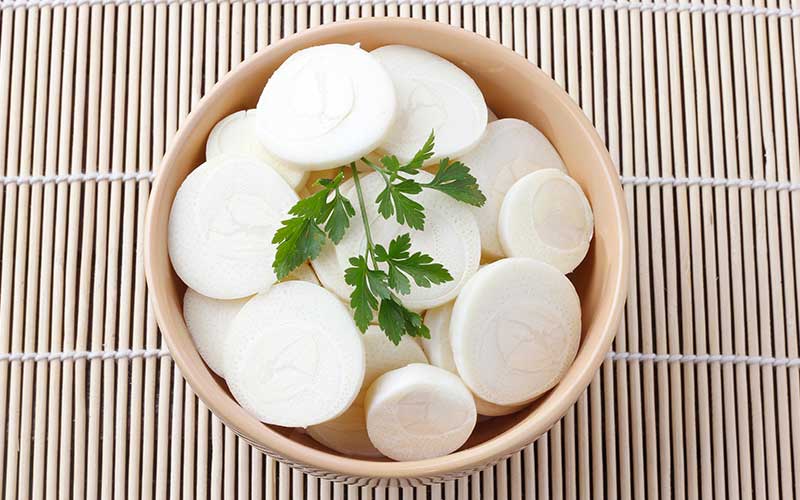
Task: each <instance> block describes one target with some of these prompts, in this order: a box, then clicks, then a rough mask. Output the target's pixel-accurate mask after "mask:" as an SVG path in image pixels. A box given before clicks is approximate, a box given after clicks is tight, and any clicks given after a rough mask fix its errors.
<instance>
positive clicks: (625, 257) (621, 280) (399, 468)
mask: <svg viewBox="0 0 800 500" xmlns="http://www.w3.org/2000/svg"><path fill="white" fill-rule="evenodd" d="M387 25H393V27H397V26H398V25H400V26H401V27H403V28H404V29H410V30H421V31H422V32H429V33H434V34H435V33H437V32H438V34H440V35H441V34H446V35H447V36H449V37H452V38H453V43H461V42H463V43H473V44H474V43H491V44H495V45H496V47H497V49H499V50H497V51H496V52H497V58H498V60H500V61H503V62H506V63H507V64H514V65H518V64H519V63H520V62H524V63H525V64H527V65H529V66H530V70H531V71H532V72H533V76H534V78H536V79H540V80H543V82H542V84H543V87H544V88H546V89H547V90H549V92H550V94H551V95H550V96H549V97H552V98H553V99H556V100H558V101H559V104H560V105H561V106H562V107H563V108H564V109H565V111H566V112H567V113H568V115H569V117H570V119H571V120H573V121H574V122H575V123H576V124H577V125H578V126H579V127H580V129H581V130H582V131H583V132H585V133H588V136H589V140H590V146H591V150H592V151H593V154H594V155H595V156H596V157H597V158H598V159H599V160H600V162H599V163H600V164H599V165H598V167H599V168H598V169H597V175H598V177H601V178H602V180H603V183H604V184H605V185H606V188H607V189H608V190H609V192H611V193H612V195H613V203H612V206H613V208H614V213H613V215H614V219H615V224H616V226H617V227H618V228H619V237H618V238H616V240H615V241H614V242H613V245H612V250H613V251H614V252H615V253H616V255H618V258H617V259H616V262H617V263H618V265H617V269H616V270H615V272H614V273H613V274H612V276H611V279H610V283H611V285H612V288H613V291H614V293H613V297H612V298H611V306H610V309H609V310H610V314H608V315H607V317H606V318H605V321H603V322H602V323H601V324H599V325H598V329H599V330H600V332H601V334H600V336H599V341H596V342H594V344H593V348H592V350H591V351H588V352H586V353H584V352H583V349H585V346H582V351H580V352H579V355H581V356H582V357H586V358H587V360H588V362H585V363H582V364H581V365H580V367H579V368H580V369H579V370H578V371H577V373H574V374H573V378H572V384H571V385H570V386H569V387H568V388H567V390H566V391H565V392H564V393H562V395H561V397H560V398H557V399H556V400H554V398H549V399H546V400H545V401H544V402H543V403H542V404H541V405H540V406H539V407H538V408H537V410H536V412H535V413H534V414H532V415H531V416H529V417H527V418H526V419H525V420H523V421H520V422H519V423H517V424H515V425H514V426H513V427H511V428H510V429H507V430H506V431H504V432H502V433H501V434H499V435H497V436H495V437H493V438H491V439H489V440H487V441H485V442H483V443H480V444H477V445H475V446H472V447H470V448H467V449H464V450H459V451H457V452H454V453H452V454H450V455H445V456H443V457H437V458H431V459H425V460H417V461H409V462H374V461H369V460H360V459H358V458H351V457H346V456H342V455H337V454H333V453H329V452H326V451H323V450H318V449H315V448H312V447H309V446H306V445H303V444H301V443H298V442H296V441H293V440H292V439H289V438H288V437H286V436H284V435H283V434H281V433H279V432H276V431H274V430H272V429H270V428H269V427H268V426H267V425H265V424H262V423H259V422H255V419H253V420H254V422H243V423H242V422H238V421H237V420H238V418H237V417H236V416H234V415H232V413H231V410H232V409H231V408H229V406H230V405H227V404H226V405H217V404H214V401H215V400H217V399H218V396H216V395H215V394H216V393H217V392H219V391H222V389H221V388H220V387H211V386H210V385H207V384H201V383H198V381H197V378H198V376H199V373H198V372H197V371H196V370H198V368H196V367H195V366H194V363H192V362H190V360H188V359H187V356H186V354H185V353H184V352H182V351H181V350H178V349H174V345H173V341H172V339H171V335H170V334H169V333H168V331H167V330H162V334H163V336H164V339H165V340H166V343H167V346H168V347H169V351H170V355H171V356H172V358H173V360H174V361H175V363H177V365H178V367H179V368H180V372H181V375H182V376H183V377H184V379H186V381H187V382H189V385H190V386H191V388H192V390H193V391H194V392H195V393H196V394H197V396H198V397H199V398H200V399H201V400H202V401H203V402H204V403H205V404H206V405H207V406H208V408H209V409H211V410H212V411H213V412H214V414H215V415H217V416H218V417H219V418H220V419H221V420H222V421H223V422H224V423H225V425H226V426H228V427H230V428H231V429H232V430H233V431H234V432H235V433H236V434H238V435H239V436H241V437H243V438H244V439H246V440H247V441H248V442H250V443H252V444H254V445H255V446H256V447H257V448H259V449H262V450H264V451H267V452H268V453H270V454H273V455H275V456H276V457H277V458H278V459H279V460H284V461H288V462H290V463H293V464H295V465H298V464H299V465H301V466H304V467H305V468H306V470H307V471H308V472H311V473H314V472H315V470H314V469H319V470H321V471H326V472H328V473H333V475H336V474H341V475H346V476H352V477H370V478H411V477H442V476H446V475H451V474H458V473H463V472H467V471H470V470H474V469H476V468H482V467H484V466H486V465H488V464H491V463H493V462H495V461H497V460H498V459H501V458H503V457H505V456H508V455H510V454H512V453H514V452H516V451H518V450H519V449H521V448H523V447H525V446H527V445H528V444H530V443H531V442H533V441H534V440H535V439H536V438H537V437H539V436H540V435H541V434H542V433H544V432H546V431H547V430H548V429H549V428H550V427H551V426H552V425H553V424H554V423H555V422H556V421H557V420H558V419H559V418H561V417H562V416H563V415H564V414H565V413H566V412H567V411H568V410H569V408H570V406H572V405H573V404H574V403H575V401H577V399H578V397H579V396H580V394H581V393H583V391H584V390H585V389H586V387H587V386H588V385H589V383H590V382H591V380H592V378H593V377H594V375H595V373H596V371H597V370H598V369H599V367H600V365H601V364H602V363H603V361H604V359H605V354H606V353H607V352H608V351H609V349H610V347H611V343H612V341H613V339H614V337H615V335H616V329H617V326H618V325H619V322H620V319H621V316H622V310H623V307H624V304H625V300H626V297H627V290H628V281H629V272H630V269H629V268H630V265H629V262H630V252H631V249H630V231H629V223H628V212H627V207H626V204H625V198H624V195H623V191H622V186H621V184H620V182H619V174H618V171H617V169H616V167H615V165H614V163H613V161H612V159H611V157H610V155H609V153H608V151H607V149H606V147H605V145H604V144H603V142H602V141H601V139H600V137H599V135H598V134H597V131H596V130H595V128H594V126H593V125H592V124H591V123H590V122H589V120H588V118H587V117H586V116H585V115H584V113H583V111H582V110H581V109H580V108H579V107H578V105H577V104H576V103H575V102H574V101H573V100H572V99H571V98H570V97H569V95H568V94H567V93H566V92H565V91H564V90H563V89H562V88H561V87H560V86H558V84H556V83H555V81H553V80H552V79H551V78H550V77H549V76H547V75H546V74H545V73H544V72H543V71H542V70H541V69H539V68H538V67H537V66H535V65H534V64H532V63H530V62H529V61H527V60H526V59H525V58H524V57H522V56H521V55H519V54H517V53H516V52H514V51H513V50H511V49H508V48H506V47H503V46H502V45H500V44H499V43H497V42H495V41H493V40H490V39H488V38H485V37H483V36H481V35H479V34H477V33H473V32H469V31H466V30H463V29H460V28H456V27H453V26H449V25H445V24H441V23H438V22H432V21H425V20H418V19H403V18H372V19H356V20H349V21H345V22H337V23H332V24H328V25H323V26H319V27H315V28H313V29H311V30H307V31H304V32H302V33H297V34H293V35H290V36H288V37H286V38H284V39H282V40H280V41H278V42H276V43H274V44H270V45H269V46H267V47H265V48H262V49H260V50H259V51H258V52H256V53H255V54H254V55H252V56H251V57H250V58H249V59H247V60H245V61H244V62H242V63H241V64H240V65H239V66H237V67H236V68H235V69H234V70H232V71H230V72H228V73H227V74H226V75H225V76H224V77H223V78H222V79H220V80H219V81H218V82H217V83H216V84H215V85H214V87H213V88H212V89H211V91H210V92H208V93H207V94H205V95H204V96H203V97H202V98H201V99H200V101H199V102H198V105H197V107H195V109H194V110H193V111H192V112H191V113H190V114H189V116H188V117H187V119H186V121H185V122H184V123H183V125H182V126H181V127H180V128H179V130H178V131H177V133H176V135H175V136H174V137H173V140H172V142H171V144H170V145H169V147H168V149H167V151H166V152H165V154H164V157H163V159H162V160H161V162H160V164H159V171H163V170H164V168H165V167H166V166H168V165H170V164H171V163H173V162H174V161H175V159H176V157H177V155H178V151H179V150H180V149H181V147H182V145H183V144H184V143H185V142H186V141H187V140H188V138H189V137H190V135H191V134H192V133H193V131H194V129H195V126H196V125H197V124H198V123H199V122H201V121H202V120H203V119H204V116H203V113H202V110H203V108H204V104H205V103H206V102H207V101H209V100H212V99H215V98H216V96H218V95H220V94H223V93H225V92H229V91H230V90H231V89H232V88H233V87H232V81H233V79H234V76H235V75H236V74H237V73H242V72H246V71H247V70H248V68H249V67H251V66H253V65H255V64H256V61H257V60H258V59H260V58H264V57H269V56H268V54H269V53H270V52H273V51H275V50H280V49H288V48H290V47H292V46H301V45H303V40H304V39H306V38H309V37H310V38H313V37H325V36H335V35H336V33H337V32H338V31H340V30H342V31H346V30H352V29H353V28H359V29H369V28H381V27H386V26H387ZM162 179H163V176H159V175H157V176H156V180H155V182H154V184H153V188H152V191H151V193H150V197H149V199H148V205H147V213H146V216H145V217H146V218H145V248H144V260H145V274H146V278H147V283H148V292H149V294H150V296H151V298H152V302H153V308H154V312H155V315H156V320H157V322H158V323H159V325H162V324H166V320H165V318H167V316H168V315H169V312H168V311H166V310H165V309H164V303H165V302H166V301H167V296H166V292H165V289H164V287H159V286H158V285H157V284H154V279H153V276H154V274H155V269H154V263H153V254H154V252H155V251H156V248H157V247H158V246H159V245H166V242H165V241H164V240H163V239H161V240H160V238H159V236H160V235H156V234H155V229H154V226H155V224H154V223H153V220H154V217H155V214H154V212H155V210H156V205H157V204H158V200H160V199H161V198H162V196H163V195H162V191H164V190H165V189H166V188H165V187H164V186H163V184H164V181H162ZM159 240H160V241H159ZM612 271H614V270H613V269H612ZM576 359H577V358H576ZM573 366H574V365H573ZM534 415H535V416H536V418H535V419H534V420H530V419H531V417H533V416H534ZM242 424H244V425H242ZM254 424H258V425H254ZM309 467H310V468H311V469H310V470H309V469H308V468H309Z"/></svg>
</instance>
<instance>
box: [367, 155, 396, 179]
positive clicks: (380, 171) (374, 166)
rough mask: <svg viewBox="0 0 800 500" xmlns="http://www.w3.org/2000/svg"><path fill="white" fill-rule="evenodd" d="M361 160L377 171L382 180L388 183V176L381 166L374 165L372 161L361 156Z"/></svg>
mask: <svg viewBox="0 0 800 500" xmlns="http://www.w3.org/2000/svg"><path fill="white" fill-rule="evenodd" d="M361 161H363V162H364V163H365V164H366V165H367V166H368V167H369V168H371V169H372V170H374V171H376V172H378V173H379V174H381V177H383V180H384V181H386V182H387V183H389V178H388V177H387V176H386V171H385V170H384V169H383V168H381V167H379V166H378V165H375V164H374V163H372V162H371V161H369V160H368V159H366V158H365V157H363V156H362V157H361Z"/></svg>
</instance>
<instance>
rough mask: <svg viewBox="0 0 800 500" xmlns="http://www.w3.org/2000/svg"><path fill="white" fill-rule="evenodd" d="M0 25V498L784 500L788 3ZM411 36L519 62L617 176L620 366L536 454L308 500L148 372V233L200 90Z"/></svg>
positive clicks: (799, 147)
mask: <svg viewBox="0 0 800 500" xmlns="http://www.w3.org/2000/svg"><path fill="white" fill-rule="evenodd" d="M739 1H740V0H731V1H730V3H728V2H727V1H726V0H720V1H719V2H712V1H706V2H702V1H699V0H694V1H692V2H691V3H672V2H669V3H662V2H658V1H655V2H653V1H648V0H643V1H641V2H638V1H636V2H634V1H619V2H614V1H611V0H519V1H516V0H515V1H495V2H492V1H486V2H479V1H477V0H476V1H471V2H448V1H438V2H437V1H426V2H414V1H412V2H401V3H395V2H391V1H390V2H389V3H373V2H371V1H369V0H368V1H365V2H358V1H356V2H338V1H334V2H327V1H323V2H321V3H319V2H310V3H274V2H263V1H261V2H254V1H247V0H245V1H241V0H236V1H232V2H228V1H219V2H217V1H214V0H200V1H183V0H129V1H128V0H31V1H28V2H26V1H21V0H6V1H5V2H0V7H1V9H0V15H1V20H0V174H2V177H1V178H2V181H3V190H2V191H0V210H2V215H1V216H0V219H1V220H2V254H0V266H1V267H0V351H1V352H6V353H11V354H2V355H0V381H2V383H0V490H2V491H4V493H5V496H6V498H27V497H29V496H32V497H35V498H43V497H47V498H56V497H60V498H83V497H88V498H98V497H102V498H106V497H112V496H113V497H117V498H126V497H127V498H138V497H144V498H153V497H155V498H178V497H181V496H182V497H185V498H190V497H195V496H196V497H202V498H206V497H211V498H221V497H224V498H246V497H252V498H262V497H268V498H276V497H277V498H280V499H286V498H290V497H291V498H303V497H304V496H306V497H308V498H315V499H316V498H320V499H325V500H328V499H330V498H335V499H344V498H345V497H347V498H349V499H353V498H359V496H360V497H361V498H364V499H372V498H375V499H386V498H388V499H391V500H394V499H398V500H399V499H400V498H403V499H404V500H408V499H413V498H415V496H416V498H417V500H422V499H426V498H428V495H430V498H432V499H434V500H435V499H438V498H440V497H443V498H446V499H456V498H458V499H459V500H463V499H467V498H472V499H477V498H484V499H492V498H495V497H497V498H506V497H510V498H514V499H518V498H523V497H524V498H528V499H532V498H541V499H545V498H551V497H552V498H561V497H566V498H588V497H603V496H606V497H609V498H617V497H620V498H636V499H638V498H649V499H652V498H671V497H676V498H687V497H688V498H695V497H704V498H712V497H717V498H723V497H729V498H756V499H760V498H770V499H773V498H786V499H788V498H800V373H799V371H800V353H799V352H798V321H797V319H798V313H800V311H799V310H798V294H800V289H798V280H797V276H798V272H799V271H800V144H799V143H800V138H799V137H798V133H799V132H798V126H799V124H798V114H799V113H800V109H798V100H799V98H800V94H799V91H798V80H799V79H800V75H799V74H798V71H800V0H779V1H776V0H768V1H767V2H766V3H764V2H765V0H757V1H756V2H755V3H752V0H741V1H742V3H739ZM397 15H399V16H405V17H408V16H413V17H420V18H426V19H432V20H437V21H439V22H444V23H450V24H453V25H455V26H461V27H463V28H464V29H467V30H471V31H475V32H477V33H480V34H482V35H485V36H487V37H490V38H492V39H495V40H497V41H500V42H501V43H503V44H505V45H507V46H508V47H511V48H513V49H514V50H516V51H517V52H519V53H520V54H522V55H524V56H526V57H528V58H529V59H530V60H531V61H532V63H534V64H537V65H538V66H540V67H541V68H542V69H543V70H544V71H545V72H547V73H548V74H550V75H552V76H553V78H555V80H556V81H557V82H558V83H559V84H561V85H562V86H563V87H565V88H566V89H567V91H568V92H569V93H570V94H571V95H572V96H573V98H574V99H575V100H576V101H578V102H579V103H580V105H581V106H582V108H583V109H584V110H585V112H586V114H587V115H588V116H589V117H590V119H592V120H593V121H594V123H595V124H596V126H597V128H598V130H599V132H600V134H601V136H602V137H603V138H604V140H605V141H606V143H607V144H608V147H609V149H610V151H611V154H612V157H613V158H614V160H615V162H616V163H617V164H618V165H619V169H620V174H621V176H622V180H623V183H624V186H625V195H626V197H627V201H628V207H629V210H630V215H631V221H632V228H631V229H632V233H633V234H632V236H633V241H634V243H635V263H634V265H635V272H634V273H633V277H632V282H631V293H630V296H629V299H628V304H627V309H626V314H625V317H624V320H623V323H622V326H621V328H620V331H619V335H618V336H617V339H616V342H615V344H614V350H615V352H614V353H611V354H610V355H609V360H608V361H607V362H606V363H605V364H604V366H603V367H602V369H601V370H600V372H599V373H598V375H597V377H596V378H595V380H594V382H593V383H592V385H591V386H590V388H589V389H588V390H587V391H586V393H585V394H583V396H582V397H581V398H580V400H579V401H578V403H577V404H576V406H575V407H574V408H572V409H571V410H570V412H569V413H568V414H567V415H566V416H565V417H564V418H563V420H561V421H560V422H559V423H558V424H557V425H556V426H555V427H554V428H553V429H552V430H551V431H550V432H549V433H548V434H547V435H546V436H545V437H543V438H542V439H540V440H539V441H537V442H536V443H535V444H534V445H531V446H529V447H528V448H526V449H525V450H524V451H522V452H520V453H518V454H516V455H514V456H513V457H511V458H510V459H508V460H506V461H504V462H501V463H500V464H499V465H497V466H495V467H493V468H490V469H488V470H486V471H485V472H482V473H479V474H474V475H472V476H470V477H467V478H464V479H460V480H457V481H455V482H450V483H446V484H444V485H440V486H433V487H419V488H378V489H369V488H357V487H345V486H341V485H336V484H332V483H329V482H327V481H320V480H317V479H315V478H313V477H310V476H305V475H303V474H301V473H299V472H296V471H292V470H290V469H289V468H288V467H286V466H283V465H279V464H277V463H276V462H274V461H273V460H272V459H270V458H266V457H264V456H263V455H261V454H260V453H258V452H255V451H253V450H251V448H250V447H249V446H248V445H246V444H244V443H243V442H241V441H240V440H238V439H237V438H236V437H235V436H234V435H233V433H232V432H230V431H229V430H227V429H225V428H224V427H223V425H222V424H221V423H220V422H219V421H218V420H217V419H216V418H215V417H214V416H213V415H211V414H210V412H209V411H208V410H207V409H206V408H205V406H204V405H203V404H202V403H201V402H199V401H198V400H197V398H196V397H195V396H194V394H193V393H192V391H191V389H190V388H189V387H188V386H187V385H186V384H185V382H184V381H183V379H182V378H181V376H180V373H179V371H178V370H177V369H176V368H175V366H174V365H173V363H172V361H171V360H170V358H169V355H168V353H167V352H166V351H165V350H164V349H165V346H164V343H163V340H162V339H161V338H160V336H159V333H158V331H157V327H156V323H155V319H154V316H153V312H152V310H151V308H150V304H149V303H148V300H147V288H146V285H145V281H144V274H143V260H142V253H141V248H142V228H143V216H144V211H145V206H146V202H147V198H148V193H149V190H150V183H151V180H152V179H153V177H154V176H155V175H157V174H156V170H157V165H158V160H159V158H160V157H161V155H162V153H163V151H164V149H165V145H166V144H168V143H169V141H170V139H171V138H172V136H173V135H174V133H175V131H176V129H177V128H178V127H179V126H180V124H181V123H182V122H183V120H184V118H185V117H186V115H187V113H188V112H189V110H190V109H191V108H192V106H194V105H195V104H196V103H197V101H198V99H199V98H200V97H201V96H202V95H203V93H204V92H206V91H207V90H208V89H209V88H211V86H212V85H213V84H214V81H215V80H217V79H218V78H219V77H220V76H222V75H224V74H225V72H227V71H228V70H229V69H230V68H232V67H234V66H235V65H236V64H237V63H239V61H240V60H242V59H243V58H245V57H247V56H248V55H249V54H252V53H253V52H254V51H255V50H256V49H257V48H259V47H263V46H266V45H267V44H269V43H270V42H274V41H276V40H278V39H280V38H281V37H283V36H287V35H289V34H291V33H293V32H296V31H302V30H305V29H309V28H311V27H313V26H316V25H319V24H322V23H329V22H334V21H339V20H344V19H350V18H355V17H367V16H397Z"/></svg>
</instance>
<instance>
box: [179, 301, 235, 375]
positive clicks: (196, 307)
mask: <svg viewBox="0 0 800 500" xmlns="http://www.w3.org/2000/svg"><path fill="white" fill-rule="evenodd" d="M248 299H249V298H244V299H233V300H218V299H212V298H209V297H206V296H205V295H201V294H199V293H197V292H195V291H194V290H192V289H191V288H187V289H186V294H184V296H183V317H184V320H185V321H186V327H187V328H188V329H189V333H190V334H191V336H192V340H193V341H194V345H195V347H197V352H199V353H200V356H201V357H202V358H203V361H205V362H206V364H207V365H208V366H209V368H211V369H212V370H213V371H214V373H216V374H217V375H219V376H220V377H225V367H224V366H223V356H222V345H223V344H224V342H225V339H226V338H227V336H228V331H229V329H230V326H231V324H232V323H233V320H234V318H236V315H237V314H239V311H240V310H241V309H242V307H244V305H245V304H246V303H247V301H248Z"/></svg>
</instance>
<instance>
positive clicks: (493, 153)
mask: <svg viewBox="0 0 800 500" xmlns="http://www.w3.org/2000/svg"><path fill="white" fill-rule="evenodd" d="M460 160H461V161H462V162H463V163H464V164H465V165H467V166H468V167H469V168H470V172H471V173H472V175H474V176H475V178H476V179H477V181H478V185H479V186H480V187H481V191H483V194H484V195H485V196H486V203H485V204H484V206H482V207H480V208H478V207H474V208H473V209H472V210H473V212H474V213H475V217H476V218H477V220H478V226H480V229H481V246H482V247H483V253H484V255H485V256H487V257H491V258H498V257H502V256H503V249H502V247H501V246H500V240H499V239H498V236H497V218H498V216H499V214H500V206H501V204H502V203H503V198H504V197H505V195H506V192H507V191H508V190H509V188H511V186H512V185H513V184H514V183H515V182H516V181H517V180H518V179H520V178H522V177H524V176H525V175H527V174H529V173H531V172H534V171H536V170H539V169H543V168H557V169H559V170H563V171H566V168H565V167H564V162H562V161H561V157H560V156H559V155H558V152H557V151H556V150H555V148H553V146H552V144H550V141H548V140H547V138H546V137H545V136H544V135H543V134H542V133H541V132H539V131H538V130H537V129H536V128H535V127H534V126H532V125H531V124H529V123H528V122H524V121H522V120H517V119H514V118H503V119H501V120H497V121H493V122H491V123H489V125H488V126H487V127H486V133H485V134H484V135H483V137H482V138H481V141H480V143H478V145H477V146H476V147H475V148H473V149H472V150H471V151H469V152H468V153H467V154H465V155H463V156H462V157H461V158H460Z"/></svg>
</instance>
